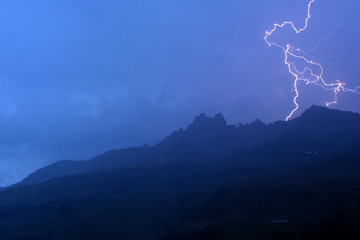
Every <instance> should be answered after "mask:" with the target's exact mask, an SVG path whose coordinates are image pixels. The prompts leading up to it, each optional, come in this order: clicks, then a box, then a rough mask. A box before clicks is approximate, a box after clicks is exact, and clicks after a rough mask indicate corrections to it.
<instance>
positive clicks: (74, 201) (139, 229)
mask: <svg viewBox="0 0 360 240" xmlns="http://www.w3.org/2000/svg"><path fill="white" fill-rule="evenodd" d="M359 126H360V115H359V114H355V113H350V112H342V111H336V110H330V109H326V108H322V107H315V106H313V107H311V108H310V109H308V110H306V111H305V112H304V114H302V115H301V116H300V117H299V118H296V119H294V120H291V121H289V122H281V121H280V122H276V123H273V124H268V125H266V124H264V123H262V122H260V121H258V120H257V121H255V122H253V123H251V124H245V125H243V124H240V125H239V126H238V127H235V126H228V125H226V122H225V120H224V118H223V117H222V116H221V115H216V116H214V117H213V118H209V117H206V116H205V115H203V114H201V115H200V116H198V117H197V118H196V119H195V120H194V122H193V123H192V124H190V125H189V126H188V127H187V128H186V129H185V130H179V131H176V132H174V133H172V134H171V135H170V136H169V137H167V138H165V139H164V140H163V141H162V142H161V143H159V144H157V145H155V146H153V147H149V146H143V147H140V148H130V149H125V150H113V151H109V152H107V153H105V154H103V155H100V156H98V157H97V158H94V159H93V160H90V161H87V162H78V163H79V165H77V166H76V168H77V170H76V171H83V173H82V174H75V173H76V171H73V169H75V167H74V166H75V165H73V162H71V161H64V162H60V163H56V164H59V165H56V164H54V165H52V166H49V167H47V168H45V169H46V171H44V172H46V174H50V172H51V171H53V173H54V174H57V171H58V169H60V174H63V172H64V171H68V172H69V173H70V174H69V175H70V176H61V177H57V178H52V179H50V180H47V181H46V182H41V183H38V184H31V185H23V186H17V187H13V188H10V189H7V190H5V191H2V192H0V234H1V237H2V239H156V240H167V239H179V240H180V239H196V240H205V239H206V240H209V239H210V240H211V239H214V240H215V239H219V240H220V239H227V240H232V239H234V240H235V239H305V240H311V239H359V238H360V230H359V228H358V226H359V225H360V217H359V216H360V174H359V172H360V152H359V149H358V146H359V143H360V141H359V137H357V136H359V133H360V127H359ZM255 135H257V136H255ZM246 137H248V138H249V141H251V144H249V143H247V142H246ZM265 138H268V140H263V139H265ZM223 139H225V140H224V141H227V143H228V144H229V145H227V144H226V143H223V142H221V141H222V140H223ZM189 141H190V142H191V143H192V144H190V145H189V144H187V142H189ZM232 141H238V143H237V144H238V145H237V144H236V143H234V142H232ZM207 144H209V145H207ZM246 144H248V145H246ZM244 145H246V147H244ZM251 145H252V146H254V147H249V146H251ZM194 146H197V147H198V148H196V147H194ZM209 146H211V147H209ZM212 148H215V149H212ZM204 152H205V153H206V154H204ZM226 154H227V155H226ZM211 156H213V157H211ZM198 158H200V160H198ZM134 162H135V163H136V164H133V163H134ZM90 163H91V164H93V165H90ZM105 163H106V164H108V166H111V167H102V166H104V165H105ZM67 164H69V166H70V167H69V169H70V170H69V169H68V170H67V169H66V166H67ZM81 164H84V165H81ZM95 164H99V165H97V166H95ZM121 164H122V165H121ZM89 166H91V167H92V168H90V167H89ZM83 169H85V170H83ZM94 169H96V171H94ZM41 171H42V170H39V171H38V173H39V172H40V173H41ZM71 171H73V172H71ZM35 176H36V174H34V175H33V177H35ZM38 176H40V175H38Z"/></svg>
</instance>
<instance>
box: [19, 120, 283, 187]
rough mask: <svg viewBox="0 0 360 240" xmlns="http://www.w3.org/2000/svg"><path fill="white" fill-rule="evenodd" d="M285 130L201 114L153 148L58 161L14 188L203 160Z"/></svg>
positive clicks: (247, 147) (31, 175) (253, 143)
mask: <svg viewBox="0 0 360 240" xmlns="http://www.w3.org/2000/svg"><path fill="white" fill-rule="evenodd" d="M282 131H284V129H283V128H278V129H273V127H272V126H270V127H268V126H267V125H265V124H264V123H262V122H260V121H259V120H256V121H254V122H253V123H250V124H245V125H239V126H238V127H236V126H234V125H227V124H226V121H225V119H224V117H223V116H222V115H221V114H216V115H215V116H214V117H212V118H211V117H207V116H206V115H205V114H200V115H199V116H197V117H196V118H195V120H194V121H193V122H192V123H191V124H190V125H189V126H188V127H187V128H186V129H185V130H183V129H180V130H178V131H175V132H173V133H172V134H171V135H170V136H168V137H166V138H165V139H164V140H163V141H162V142H160V143H159V144H156V145H155V146H152V147H149V146H146V145H145V146H143V147H134V148H128V149H121V150H111V151H108V152H105V153H104V154H101V155H99V156H97V157H95V158H93V159H91V160H89V161H81V162H79V161H70V160H67V161H59V162H56V163H54V164H52V165H50V166H47V167H44V168H41V169H39V170H37V171H35V172H34V173H32V174H30V175H29V176H28V177H27V178H25V179H24V180H23V181H21V182H20V183H19V184H16V186H17V185H26V184H33V183H39V182H43V181H46V180H48V179H51V178H55V177H60V176H67V175H74V174H80V173H86V172H91V171H98V170H103V169H115V168H124V167H139V166H149V165H156V164H163V163H164V162H171V161H176V162H178V161H184V162H185V161H187V160H188V161H197V162H198V161H204V160H206V159H212V158H215V157H221V156H227V155H230V154H233V153H236V152H238V151H241V150H246V149H251V148H253V147H255V146H258V145H259V144H262V143H264V142H266V141H268V140H270V139H274V138H275V137H277V136H278V135H279V134H281V133H282Z"/></svg>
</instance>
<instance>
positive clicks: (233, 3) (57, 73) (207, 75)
mask: <svg viewBox="0 0 360 240" xmlns="http://www.w3.org/2000/svg"><path fill="white" fill-rule="evenodd" d="M307 3H308V1H307V0H291V1H289V0H271V1H269V0H229V1H219V0H218V1H216V0H198V1H193V0H174V1H168V0H155V1H144V0H131V1H130V0H129V1H115V0H108V1H95V0H86V1H70V0H62V1H60V0H59V1H45V0H44V1H40V0H39V1H25V0H23V1H5V2H2V3H1V4H0V33H1V35H0V36H1V37H0V82H1V85H0V86H1V87H0V129H1V135H0V164H1V167H0V185H7V184H10V183H14V182H15V181H17V180H20V179H21V178H23V177H24V176H26V175H27V174H29V173H30V172H31V171H33V170H34V169H36V168H38V167H41V166H44V165H46V164H49V163H51V162H53V161H55V160H60V159H74V160H81V159H89V158H91V157H93V156H94V155H96V154H98V153H101V152H103V151H106V150H109V149H112V148H122V147H128V146H133V145H142V144H143V143H145V142H146V143H149V144H153V143H156V142H157V141H160V140H161V139H162V138H163V137H165V136H166V135H168V134H169V133H171V132H172V131H173V130H175V129H178V128H180V127H186V126H187V124H189V123H190V122H191V121H192V119H193V118H194V117H195V115H198V114H199V113H201V112H204V113H206V114H208V115H214V114H215V113H217V112H222V113H223V114H224V116H225V118H226V119H227V120H228V122H229V123H238V122H240V121H241V122H249V121H252V120H254V119H256V118H259V119H261V120H263V121H264V122H271V121H275V120H279V119H284V118H285V117H286V116H287V115H288V114H289V112H290V111H291V110H292V109H293V107H294V106H293V104H292V97H293V96H294V92H293V89H292V76H291V75H289V73H288V72H287V69H286V66H285V65H284V63H283V61H284V59H283V53H282V52H281V51H280V50H279V49H276V48H269V47H268V46H267V45H266V43H265V42H264V39H263V37H264V34H265V31H266V30H269V29H271V28H272V26H273V23H275V22H282V21H284V20H293V21H294V22H295V23H296V24H297V25H298V26H302V24H303V22H304V18H305V17H306V6H307ZM358 9H360V2H358V1H353V0H345V1H344V0H343V1H335V0H317V1H316V3H315V4H314V5H313V8H312V18H311V20H310V22H309V23H310V26H309V29H308V31H307V32H306V33H304V34H303V35H302V36H301V37H300V36H292V35H291V34H290V36H288V37H289V38H290V39H291V40H292V42H293V43H294V44H296V46H299V48H303V49H311V48H313V47H314V46H315V45H316V42H317V40H318V39H321V38H324V37H325V36H326V35H327V34H328V33H329V32H331V31H332V30H333V29H334V28H335V27H336V26H337V25H338V24H343V25H346V26H348V27H349V28H351V30H349V29H348V28H341V29H339V31H338V32H337V33H336V34H334V35H331V37H330V38H329V39H328V40H327V41H325V42H322V43H321V44H320V45H319V48H318V51H316V52H315V53H314V54H313V55H312V57H314V58H315V59H316V60H318V61H321V62H322V63H323V64H324V67H325V68H326V70H327V71H326V76H327V77H329V78H330V79H331V81H333V80H334V79H337V78H338V79H342V80H344V81H346V82H348V84H349V86H356V85H360V80H359V78H358V77H357V76H358V75H359V71H360V68H359V63H360V60H359V55H360V48H359V47H358V43H359V42H360V41H359V40H360V33H359V32H358V31H355V30H356V29H360V15H359V14H358V12H357V11H358ZM299 89H300V91H301V94H302V95H301V97H300V98H299V103H300V104H301V109H300V111H299V112H298V114H299V113H301V111H302V110H304V109H305V108H307V107H309V106H310V105H311V104H320V105H323V104H324V102H325V101H326V100H329V98H330V95H329V94H328V93H326V92H325V91H323V90H319V89H318V88H316V87H306V86H303V85H301V86H299ZM359 102H360V96H356V95H354V94H349V95H343V94H341V95H340V96H339V104H338V105H337V106H335V107H336V108H340V109H345V110H352V111H359V110H360V107H359V106H360V105H359Z"/></svg>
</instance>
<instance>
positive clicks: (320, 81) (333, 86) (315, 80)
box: [264, 0, 360, 121]
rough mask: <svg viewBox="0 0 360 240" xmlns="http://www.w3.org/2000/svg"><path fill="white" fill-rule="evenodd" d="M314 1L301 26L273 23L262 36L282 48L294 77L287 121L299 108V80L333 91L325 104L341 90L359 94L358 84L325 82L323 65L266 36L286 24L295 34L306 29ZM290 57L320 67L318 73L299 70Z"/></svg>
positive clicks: (359, 87)
mask: <svg viewBox="0 0 360 240" xmlns="http://www.w3.org/2000/svg"><path fill="white" fill-rule="evenodd" d="M314 2H315V0H311V1H310V2H309V4H308V8H307V17H306V19H305V24H304V27H303V28H300V29H297V28H296V27H295V25H294V23H293V22H291V21H285V22H283V23H282V24H278V23H275V24H274V28H273V29H271V30H270V31H266V32H265V37H264V39H265V42H266V43H267V44H268V45H269V47H272V46H276V47H279V48H281V49H282V50H283V52H284V54H285V60H284V63H285V64H286V65H287V66H288V70H289V73H290V74H291V75H293V76H294V77H295V80H294V84H293V86H294V89H295V97H294V99H293V102H294V104H295V108H294V109H293V110H292V111H291V113H290V114H289V115H288V116H287V117H286V121H288V120H289V119H290V118H291V117H292V115H293V114H294V113H295V112H296V111H297V110H298V109H299V104H298V102H297V99H298V98H299V89H298V82H299V81H304V82H305V83H306V84H315V85H317V86H320V87H322V88H324V89H325V90H331V91H333V92H334V100H333V101H331V102H327V103H326V106H330V105H331V104H336V103H337V97H338V93H339V92H341V91H343V92H352V93H357V94H360V92H359V91H358V89H360V86H358V87H356V88H354V89H349V88H345V85H346V84H345V83H343V82H340V81H339V80H336V82H335V83H327V82H326V81H325V80H324V78H323V74H324V69H323V67H322V66H321V64H320V63H317V62H314V61H312V60H309V59H307V58H305V57H304V56H299V55H296V54H295V53H293V51H292V49H293V47H292V46H290V45H289V44H287V45H286V47H283V46H281V45H280V44H278V43H276V42H270V41H269V40H268V38H269V37H270V36H271V35H272V34H273V33H274V32H276V30H277V29H278V28H283V27H285V26H287V25H289V26H291V27H292V29H293V30H294V31H295V32H296V33H297V34H299V33H301V32H302V31H304V30H306V28H307V27H308V22H309V20H310V18H311V14H310V13H311V12H310V11H311V6H312V4H313V3H314ZM318 44H319V43H318ZM297 51H299V49H297ZM290 57H292V58H295V59H299V60H303V61H305V62H306V63H307V64H309V65H310V66H313V67H317V68H318V69H320V73H318V74H316V73H314V72H313V70H312V69H311V68H309V67H305V68H304V70H303V71H299V70H298V69H297V68H296V64H295V63H294V62H291V60H290V59H289V58H290ZM307 72H308V73H310V76H309V77H305V74H306V73H307Z"/></svg>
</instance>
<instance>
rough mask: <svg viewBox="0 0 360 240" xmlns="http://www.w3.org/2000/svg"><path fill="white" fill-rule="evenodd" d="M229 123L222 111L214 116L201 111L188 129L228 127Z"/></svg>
mask: <svg viewBox="0 0 360 240" xmlns="http://www.w3.org/2000/svg"><path fill="white" fill-rule="evenodd" d="M226 126H227V123H226V120H225V118H224V116H223V115H222V114H221V113H218V114H216V115H215V116H214V117H208V116H206V114H205V113H201V114H200V115H199V116H197V117H195V119H194V121H193V122H192V123H191V124H190V125H189V126H188V129H193V128H195V129H198V128H208V127H226Z"/></svg>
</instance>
